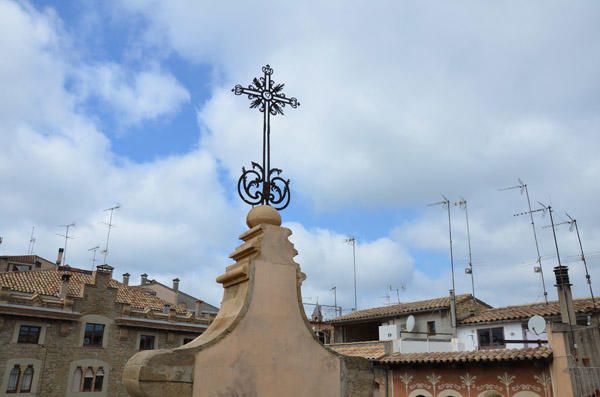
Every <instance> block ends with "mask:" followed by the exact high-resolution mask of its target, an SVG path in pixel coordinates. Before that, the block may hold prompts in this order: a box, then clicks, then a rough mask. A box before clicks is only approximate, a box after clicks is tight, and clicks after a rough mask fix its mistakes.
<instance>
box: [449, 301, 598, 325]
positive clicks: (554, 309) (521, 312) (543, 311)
mask: <svg viewBox="0 0 600 397" xmlns="http://www.w3.org/2000/svg"><path fill="white" fill-rule="evenodd" d="M573 302H574V306H575V312H576V313H591V312H592V311H593V304H592V300H591V299H575V300H573ZM535 314H537V315H539V316H542V317H552V316H559V315H560V306H559V304H558V302H557V301H552V302H548V304H546V303H544V302H541V303H531V304H527V305H517V306H505V307H498V308H494V309H487V310H483V311H482V312H481V313H480V314H478V315H475V316H472V317H468V318H465V319H463V320H461V321H460V324H463V325H464V324H478V323H488V322H496V321H509V320H526V319H528V318H530V317H531V316H533V315H535Z"/></svg>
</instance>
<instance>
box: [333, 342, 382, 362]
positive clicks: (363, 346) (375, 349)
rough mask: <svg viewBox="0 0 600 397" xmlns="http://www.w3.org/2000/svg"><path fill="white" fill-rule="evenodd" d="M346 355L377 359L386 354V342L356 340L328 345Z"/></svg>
mask: <svg viewBox="0 0 600 397" xmlns="http://www.w3.org/2000/svg"><path fill="white" fill-rule="evenodd" d="M327 347H329V348H330V349H332V350H335V351H336V352H338V353H340V354H343V355H345V356H353V357H364V358H368V359H369V360H375V359H378V358H382V357H383V356H385V342H356V343H338V344H331V345H327Z"/></svg>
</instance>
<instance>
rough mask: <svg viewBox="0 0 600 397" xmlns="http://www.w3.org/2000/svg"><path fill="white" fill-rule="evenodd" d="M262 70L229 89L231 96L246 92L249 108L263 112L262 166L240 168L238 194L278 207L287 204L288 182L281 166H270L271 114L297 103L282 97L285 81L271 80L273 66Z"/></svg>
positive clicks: (288, 199) (250, 202)
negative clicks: (245, 83) (282, 175)
mask: <svg viewBox="0 0 600 397" xmlns="http://www.w3.org/2000/svg"><path fill="white" fill-rule="evenodd" d="M262 71H263V77H255V78H254V79H252V84H249V85H248V87H243V86H242V85H240V84H238V85H236V86H235V87H233V89H232V90H231V91H232V92H233V93H234V94H235V95H247V96H248V99H249V100H250V108H251V109H258V110H259V111H260V112H261V113H263V115H264V116H263V159H262V160H263V161H262V166H261V165H259V164H258V163H256V162H252V168H250V169H246V168H245V167H244V168H242V176H241V177H240V179H239V180H238V194H239V195H240V197H241V198H242V200H243V201H244V202H246V203H248V204H250V205H270V206H272V207H274V208H275V209H278V210H282V209H284V208H286V207H287V206H288V204H289V203H290V181H289V179H284V178H282V177H281V172H282V171H281V169H279V168H271V116H276V115H283V109H284V108H285V106H286V105H289V106H290V107H291V108H293V109H295V108H297V107H298V106H300V102H298V100H297V99H296V98H294V97H292V98H288V97H286V95H285V94H284V93H283V92H282V91H283V87H284V86H285V84H283V83H279V84H276V83H275V81H273V79H272V78H271V76H272V75H273V68H271V67H270V66H269V65H265V66H263V68H262Z"/></svg>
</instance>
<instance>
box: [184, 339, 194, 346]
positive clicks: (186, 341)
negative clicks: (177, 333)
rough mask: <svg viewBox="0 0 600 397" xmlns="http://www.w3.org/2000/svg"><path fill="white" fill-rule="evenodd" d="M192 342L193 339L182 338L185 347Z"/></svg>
mask: <svg viewBox="0 0 600 397" xmlns="http://www.w3.org/2000/svg"><path fill="white" fill-rule="evenodd" d="M193 340H194V338H183V344H184V345H187V344H188V343H190V342H191V341H193Z"/></svg>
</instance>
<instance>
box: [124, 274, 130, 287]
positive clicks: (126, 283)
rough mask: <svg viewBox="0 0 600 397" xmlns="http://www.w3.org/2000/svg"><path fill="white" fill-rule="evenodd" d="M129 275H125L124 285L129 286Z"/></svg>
mask: <svg viewBox="0 0 600 397" xmlns="http://www.w3.org/2000/svg"><path fill="white" fill-rule="evenodd" d="M129 276H130V274H129V273H123V284H124V285H129Z"/></svg>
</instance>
